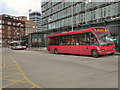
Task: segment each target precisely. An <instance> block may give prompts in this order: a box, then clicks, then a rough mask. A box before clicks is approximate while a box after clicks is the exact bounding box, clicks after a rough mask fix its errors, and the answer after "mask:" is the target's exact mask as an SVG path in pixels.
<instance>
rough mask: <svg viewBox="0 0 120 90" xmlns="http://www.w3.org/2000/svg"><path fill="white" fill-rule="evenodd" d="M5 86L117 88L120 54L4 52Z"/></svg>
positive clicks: (6, 50)
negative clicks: (119, 57) (96, 56)
mask: <svg viewBox="0 0 120 90" xmlns="http://www.w3.org/2000/svg"><path fill="white" fill-rule="evenodd" d="M2 53H3V54H2V56H3V64H2V65H3V66H2V67H1V68H2V72H1V74H2V78H1V79H2V88H21V87H22V88H117V87H118V56H117V55H107V56H101V57H99V58H93V57H91V56H81V55H69V54H58V55H55V54H52V53H48V52H46V51H27V50H8V49H4V50H3V52H2Z"/></svg>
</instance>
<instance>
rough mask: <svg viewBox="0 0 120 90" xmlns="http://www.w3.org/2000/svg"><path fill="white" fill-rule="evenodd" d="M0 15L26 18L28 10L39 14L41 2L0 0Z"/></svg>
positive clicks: (36, 0)
mask: <svg viewBox="0 0 120 90" xmlns="http://www.w3.org/2000/svg"><path fill="white" fill-rule="evenodd" d="M0 4H1V5H0V9H1V8H2V12H1V10H0V14H1V13H2V14H9V15H12V16H27V17H28V14H29V12H28V10H29V9H31V10H32V11H39V12H41V0H0Z"/></svg>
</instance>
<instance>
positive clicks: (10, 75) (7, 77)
mask: <svg viewBox="0 0 120 90" xmlns="http://www.w3.org/2000/svg"><path fill="white" fill-rule="evenodd" d="M17 74H18V73H14V74H12V75H11V74H10V75H8V76H4V77H2V78H0V79H4V78H8V77H12V76H14V75H17Z"/></svg>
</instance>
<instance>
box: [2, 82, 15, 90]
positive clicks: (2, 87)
mask: <svg viewBox="0 0 120 90" xmlns="http://www.w3.org/2000/svg"><path fill="white" fill-rule="evenodd" d="M14 83H16V82H13V83H10V84H7V85H6V86H3V87H1V88H0V90H2V88H6V87H8V86H10V85H13V84H14Z"/></svg>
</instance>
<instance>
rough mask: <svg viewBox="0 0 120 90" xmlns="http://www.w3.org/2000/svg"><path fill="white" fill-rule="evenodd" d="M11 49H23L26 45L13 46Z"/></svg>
mask: <svg viewBox="0 0 120 90" xmlns="http://www.w3.org/2000/svg"><path fill="white" fill-rule="evenodd" d="M11 49H13V50H24V49H26V46H13V47H11Z"/></svg>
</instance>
